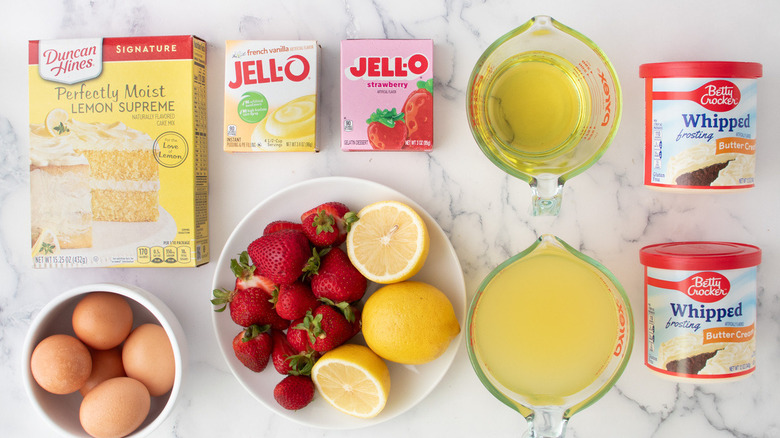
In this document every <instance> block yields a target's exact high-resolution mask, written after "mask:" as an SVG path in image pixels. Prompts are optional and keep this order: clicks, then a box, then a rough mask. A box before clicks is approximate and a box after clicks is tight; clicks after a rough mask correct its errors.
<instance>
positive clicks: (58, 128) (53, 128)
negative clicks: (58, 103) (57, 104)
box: [46, 108, 70, 137]
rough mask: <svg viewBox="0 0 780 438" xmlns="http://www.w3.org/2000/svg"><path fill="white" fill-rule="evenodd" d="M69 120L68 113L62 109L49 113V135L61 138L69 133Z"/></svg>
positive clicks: (47, 122) (47, 123) (47, 116)
mask: <svg viewBox="0 0 780 438" xmlns="http://www.w3.org/2000/svg"><path fill="white" fill-rule="evenodd" d="M69 118H70V117H69V116H68V112H67V111H65V110H64V109H62V108H55V109H53V110H51V111H49V114H47V115H46V129H47V130H48V131H49V134H51V135H52V137H59V136H60V135H65V134H67V133H69V132H70V131H69V130H68V126H67V125H66V123H65V122H67V121H68V119H69Z"/></svg>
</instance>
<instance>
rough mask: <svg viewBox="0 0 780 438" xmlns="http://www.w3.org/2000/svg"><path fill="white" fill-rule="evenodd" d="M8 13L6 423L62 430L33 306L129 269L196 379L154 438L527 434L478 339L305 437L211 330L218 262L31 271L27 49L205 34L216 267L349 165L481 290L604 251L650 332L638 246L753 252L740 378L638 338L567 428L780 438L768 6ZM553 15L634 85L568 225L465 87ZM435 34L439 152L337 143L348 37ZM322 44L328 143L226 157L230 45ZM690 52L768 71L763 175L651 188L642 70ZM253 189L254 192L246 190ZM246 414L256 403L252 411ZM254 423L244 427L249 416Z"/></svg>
mask: <svg viewBox="0 0 780 438" xmlns="http://www.w3.org/2000/svg"><path fill="white" fill-rule="evenodd" d="M1 4H2V7H1V8H0V41H2V43H0V59H2V62H0V90H1V91H2V92H1V93H0V96H2V98H1V99H0V325H2V330H1V331H0V363H1V364H2V368H3V378H2V379H1V380H0V430H2V435H3V436H14V437H16V436H50V435H51V433H52V432H51V430H50V429H48V427H47V425H46V424H45V423H44V422H42V421H41V419H40V418H39V417H38V416H37V414H36V412H35V411H34V410H33V407H32V405H31V404H30V401H29V400H28V399H27V396H26V394H25V393H24V390H23V388H22V385H21V382H22V379H21V372H22V370H21V365H20V364H21V358H20V355H21V351H22V340H23V338H24V336H25V334H26V332H27V330H28V327H29V325H30V322H31V320H32V318H33V317H34V316H35V315H36V313H37V312H38V310H39V309H40V308H41V307H42V306H43V305H44V304H45V303H46V302H47V301H48V300H49V299H50V298H52V297H53V296H54V295H56V294H58V293H60V292H62V291H64V290H66V289H68V288H71V287H73V286H77V285H81V284H85V283H93V282H102V281H124V282H130V283H134V284H137V285H139V286H141V287H143V288H146V289H148V290H150V291H152V292H154V293H156V294H157V295H158V296H159V297H160V298H161V299H162V300H164V301H165V302H166V303H167V304H168V305H169V306H170V307H171V308H172V309H173V311H174V312H175V313H176V314H177V315H178V317H179V319H180V321H181V323H182V325H183V326H184V329H185V330H186V332H187V335H188V339H189V345H190V355H189V375H188V376H187V380H186V383H185V385H184V389H183V393H182V395H181V397H180V402H179V404H178V406H177V408H176V410H175V411H174V412H173V414H172V415H171V416H170V418H169V419H168V420H167V421H166V422H165V423H164V424H163V426H162V427H161V428H160V429H158V430H157V431H156V432H155V434H154V436H157V437H172V436H181V437H199V436H239V435H247V436H283V435H292V434H299V435H301V436H303V434H306V435H307V436H323V437H331V436H363V435H364V434H371V435H372V436H375V437H395V436H423V435H425V436H507V437H509V436H519V435H520V434H521V433H522V432H523V431H524V430H525V428H526V426H525V423H524V421H523V419H522V418H521V417H520V416H519V415H517V414H516V413H515V412H514V411H511V410H510V409H508V408H506V407H505V406H504V405H502V404H501V403H499V402H498V401H497V400H495V399H494V398H493V397H492V396H491V395H490V394H489V393H488V392H487V391H486V390H485V389H483V387H482V385H481V384H480V383H479V381H478V380H477V378H476V376H475V374H474V372H473V371H472V369H471V365H470V364H469V361H468V358H467V354H466V349H465V345H461V346H460V350H459V352H458V354H457V356H456V359H455V362H454V364H453V366H452V368H451V369H450V371H449V373H448V374H447V375H446V376H445V378H444V380H443V381H442V382H441V384H440V385H439V386H438V387H437V388H436V389H435V390H434V391H433V392H432V393H431V394H430V395H429V396H428V397H427V398H426V399H425V400H423V402H421V403H420V404H419V405H417V406H416V407H415V408H413V409H412V410H410V411H408V412H407V413H406V414H404V415H402V416H400V417H397V418H395V419H393V420H390V421H388V422H385V423H382V424H380V425H377V426H374V427H371V428H369V429H360V430H352V431H331V430H319V429H309V428H307V427H305V426H301V425H299V424H297V423H295V422H292V421H289V420H287V419H285V418H282V417H279V416H277V415H275V414H273V413H271V411H269V410H267V409H266V408H264V407H263V406H262V405H261V404H259V403H258V402H256V401H255V400H254V399H253V398H252V397H251V396H249V395H248V393H246V392H245V391H244V390H243V389H242V388H241V387H240V385H239V384H238V383H237V381H236V380H235V379H234V377H233V376H232V374H231V373H230V372H229V370H228V368H227V366H226V364H225V361H224V359H223V358H222V356H221V354H220V353H219V350H218V347H217V345H216V341H215V338H214V334H213V329H212V324H211V315H210V312H211V305H210V304H209V302H208V299H209V298H210V295H211V290H210V284H211V279H212V276H213V274H214V268H215V266H216V263H215V262H212V263H210V264H208V265H205V266H203V267H200V268H197V269H168V270H164V269H82V270H70V271H66V270H33V269H32V268H31V267H30V260H29V240H28V236H29V234H28V232H29V230H28V221H29V213H28V211H29V195H28V171H27V169H28V152H27V124H28V120H27V108H28V105H27V87H26V84H27V79H26V74H27V73H26V72H27V67H26V64H27V41H28V40H29V39H40V38H69V37H88V36H129V35H160V34H196V35H198V36H200V37H202V38H205V39H206V40H207V41H208V63H209V65H208V76H209V78H208V81H209V86H208V99H209V118H208V122H209V128H210V133H209V143H210V147H209V167H210V208H209V215H210V232H211V245H212V249H213V260H216V258H217V256H218V255H219V252H220V250H221V248H222V246H223V245H224V243H225V241H226V239H227V237H228V236H229V234H230V232H231V230H232V229H233V227H234V226H235V225H236V224H237V222H238V221H239V220H240V219H241V218H242V217H243V216H244V215H245V214H246V213H247V212H248V211H249V210H250V209H251V208H252V206H254V205H255V204H256V203H258V202H259V201H261V200H263V199H264V198H266V197H267V196H269V195H271V194H272V193H274V192H276V191H277V190H279V189H281V188H284V187H286V186H287V185H289V184H291V183H295V182H299V181H303V180H306V179H309V178H314V177H320V176H328V175H340V176H353V177H361V178H365V179H369V180H372V181H377V182H380V183H383V184H385V185H387V186H390V187H392V188H394V189H396V190H399V191H401V192H403V193H405V194H407V195H408V196H410V197H411V198H413V199H414V200H415V201H417V202H418V203H419V204H421V205H422V206H423V207H424V208H425V209H426V210H427V211H428V212H429V213H431V214H432V215H433V216H434V217H435V218H436V219H437V220H438V222H439V224H441V226H442V227H443V229H444V230H445V232H446V233H447V234H448V235H449V237H450V239H451V241H452V243H453V245H454V247H455V249H456V251H457V253H458V256H459V258H460V262H461V264H462V266H463V271H464V272H463V273H464V275H465V279H466V285H467V288H468V294H469V299H470V298H471V296H472V295H473V291H474V290H475V288H476V287H477V286H478V284H479V282H480V281H481V279H482V278H483V277H484V276H485V275H486V274H487V273H488V272H489V271H490V270H491V269H492V268H493V267H494V266H495V265H497V264H498V263H499V262H501V261H502V260H504V259H505V258H507V257H508V256H510V255H513V254H514V253H516V252H518V251H520V250H522V249H525V248H526V247H527V246H528V245H530V244H531V242H532V241H533V240H534V239H535V238H536V237H537V236H538V235H539V234H541V233H554V234H557V235H558V236H560V237H562V238H563V239H564V240H566V241H567V242H569V243H570V244H572V245H573V246H575V247H577V248H578V249H580V250H581V251H583V252H585V253H587V254H589V255H591V256H592V257H594V258H596V259H598V260H600V261H602V262H603V263H604V264H605V265H606V266H607V267H608V268H609V269H610V270H612V272H614V273H615V275H616V276H617V277H618V279H619V280H620V281H621V282H622V284H623V286H624V287H625V289H626V290H627V291H628V294H629V296H630V298H631V301H632V304H633V307H634V316H635V322H636V328H637V333H640V334H641V333H642V324H643V315H642V293H643V292H642V268H641V266H640V263H639V260H638V251H639V249H640V248H641V247H643V246H644V245H647V244H651V243H657V242H663V241H670V240H685V239H694V240H699V239H701V240H732V241H738V242H744V243H751V244H757V245H759V246H760V247H761V248H762V249H763V251H764V257H763V263H762V265H761V267H760V268H759V277H758V283H759V290H758V297H759V308H758V334H757V337H758V367H757V371H756V372H755V373H754V375H753V376H751V377H749V378H747V379H745V380H742V381H739V382H735V383H723V384H714V385H691V384H677V383H673V382H669V381H666V380H662V379H660V378H658V377H656V376H655V375H653V374H651V373H650V372H649V371H647V370H646V369H645V367H644V365H643V354H642V348H643V342H642V340H641V337H639V338H638V339H637V342H635V346H634V351H633V356H632V359H631V361H630V363H629V366H628V368H627V369H626V372H625V374H624V375H623V377H622V378H621V380H620V381H619V382H618V384H617V386H616V387H615V388H614V389H613V390H612V391H611V392H610V393H608V394H607V395H606V396H605V397H604V398H603V399H602V400H601V401H599V402H598V403H597V404H595V405H593V406H592V407H590V408H588V409H586V410H585V411H583V412H582V413H580V414H578V415H577V416H575V417H574V419H573V420H572V422H571V423H570V426H569V430H568V436H569V437H571V438H591V437H599V438H603V437H616V438H624V437H659V438H661V437H678V436H685V437H715V438H720V437H777V436H780V420H779V419H780V416H778V415H777V412H778V409H779V408H780V391H778V389H780V384H779V383H778V382H779V381H780V379H779V378H780V367H778V364H779V363H780V342H778V339H779V338H780V318H778V316H777V315H778V314H780V291H779V290H778V287H777V284H780V271H778V270H777V269H776V267H777V266H778V263H779V262H780V261H779V260H778V253H780V233H779V232H778V226H777V223H778V221H777V217H778V216H780V204H779V203H778V195H777V193H778V190H780V172H779V171H778V169H780V164H778V161H780V148H778V144H780V134H779V133H778V131H777V129H775V128H776V125H777V123H776V122H775V120H774V118H775V117H776V115H777V114H778V112H779V111H780V103H779V102H780V77H778V74H777V72H778V70H779V69H780V57H778V55H777V47H778V44H780V26H778V25H777V21H778V19H780V4H777V3H775V2H773V1H771V0H758V1H751V2H732V1H724V0H713V1H709V0H698V1H680V0H672V1H669V0H659V1H647V2H625V1H622V0H604V1H599V2H595V1H574V0H569V1H525V2H520V1H509V0H505V1H462V0H455V1H430V2H422V1H419V0H418V1H410V0H395V1H384V0H376V1H373V2H365V1H360V0H349V1H332V0H321V1H310V2H306V1H297V0H289V1H279V2H270V1H259V0H254V1H238V0H236V1H201V0H190V1H187V2H179V1H170V2H168V1H153V0H127V1H100V2H94V1H89V0H67V1H63V0H50V1H38V2H26V1H9V0H2V3H1ZM537 14H548V15H551V16H553V17H554V18H556V19H558V20H559V21H561V22H563V23H564V24H567V25H569V26H571V27H573V28H575V29H577V30H579V31H581V32H582V33H584V34H585V35H587V36H589V37H590V38H591V39H593V40H594V41H595V42H596V43H598V44H599V45H600V46H601V47H602V48H603V49H604V51H605V52H606V53H607V54H608V56H609V57H610V58H611V60H612V61H613V63H614V65H615V67H616V69H617V72H618V74H619V76H620V79H621V82H622V87H623V98H624V104H625V105H624V111H623V119H622V124H621V127H620V130H619V133H618V135H617V137H616V138H615V141H614V142H613V144H612V146H611V148H610V149H609V150H608V151H607V153H606V154H605V155H604V157H603V158H602V160H601V161H600V162H599V163H597V164H596V165H595V166H593V167H592V168H591V169H589V170H588V171H587V172H585V173H584V174H581V175H580V176H578V177H576V178H574V179H573V180H572V181H570V182H569V183H568V184H567V187H566V189H565V191H564V197H563V199H564V201H563V208H562V212H561V214H560V216H558V217H555V218H535V217H530V216H529V214H528V207H529V198H530V190H529V189H528V187H527V186H526V185H525V184H524V183H522V182H521V181H519V180H515V179H513V178H510V177H508V176H506V175H504V174H503V173H502V172H500V171H499V170H498V169H497V168H495V167H494V166H493V165H492V164H491V163H490V162H489V161H488V160H487V159H486V158H485V157H484V156H483V155H482V153H481V152H480V151H479V149H478V148H477V146H476V144H475V143H474V141H473V139H472V137H471V134H470V132H469V129H468V126H467V123H466V115H465V89H466V82H467V80H468V76H469V74H470V72H471V68H472V66H473V64H474V62H475V61H476V59H477V58H478V56H479V55H480V53H481V52H482V51H483V50H484V49H485V48H486V47H487V46H488V45H489V44H490V43H491V42H492V41H493V40H494V39H496V38H497V37H499V36H500V35H502V34H503V33H505V32H507V31H509V30H510V29H512V28H514V27H516V26H518V25H520V24H521V23H523V22H525V21H526V20H527V19H529V18H530V17H531V16H533V15H537ZM359 37H366V38H432V39H433V40H434V42H435V69H436V71H435V96H436V110H435V118H436V145H435V150H434V151H433V152H432V153H430V154H425V153H411V154H410V153H403V154H381V153H360V154H357V153H345V152H341V151H340V150H339V149H338V130H337V126H338V117H339V116H338V113H339V94H338V90H339V87H338V77H337V71H338V68H337V65H338V54H339V41H340V40H342V39H345V38H359ZM296 38H298V39H316V40H319V41H320V42H321V44H322V46H323V64H322V67H323V70H322V72H323V73H322V77H321V78H322V100H321V102H322V105H321V109H320V111H321V112H320V115H321V117H322V119H321V120H322V122H323V123H322V124H321V125H320V129H321V133H322V137H321V139H322V145H323V146H322V152H320V153H319V154H316V155H315V154H300V153H298V154H296V153H291V154H276V155H229V154H227V153H224V152H222V150H221V129H220V127H221V124H222V98H223V89H222V87H223V85H222V83H223V79H224V78H223V76H224V75H223V67H222V61H223V57H224V41H225V40H226V39H296ZM679 60H734V61H757V62H761V63H763V66H764V77H763V78H762V79H760V80H759V90H760V91H759V93H760V94H759V103H758V157H759V161H758V166H757V184H756V187H755V188H754V189H751V190H749V191H747V192H743V193H732V194H721V195H717V196H716V195H708V194H699V195H693V196H689V195H679V194H668V193H659V192H655V191H651V190H648V189H647V188H645V187H644V186H643V185H642V162H643V132H644V131H643V130H644V126H643V116H644V100H643V82H642V80H641V79H640V78H639V76H638V68H639V65H640V64H642V63H645V62H656V61H679ZM239 186H243V187H246V188H248V190H246V192H245V193H243V194H242V195H241V196H236V195H235V193H236V192H235V188H236V187H239ZM242 414H243V415H242ZM240 415H242V416H243V419H242V420H239V419H238V418H239V416H240Z"/></svg>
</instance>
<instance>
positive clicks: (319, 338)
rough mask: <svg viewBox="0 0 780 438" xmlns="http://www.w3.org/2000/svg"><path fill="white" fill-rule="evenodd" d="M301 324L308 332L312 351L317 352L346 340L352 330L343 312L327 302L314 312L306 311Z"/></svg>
mask: <svg viewBox="0 0 780 438" xmlns="http://www.w3.org/2000/svg"><path fill="white" fill-rule="evenodd" d="M301 326H302V327H303V328H305V329H306V331H307V332H308V335H309V343H310V344H311V345H312V346H313V348H314V351H317V352H319V353H324V352H326V351H330V350H332V349H334V348H336V347H338V346H339V345H341V344H343V343H344V342H347V340H348V339H349V338H351V337H352V332H353V330H354V328H353V326H352V323H351V322H349V321H348V320H347V318H346V317H345V316H344V314H343V313H341V312H339V311H338V310H337V309H336V308H335V307H333V306H330V305H328V304H321V305H320V306H319V307H317V308H316V309H314V312H307V313H306V316H305V317H304V318H303V322H302V323H301ZM296 327H297V326H296Z"/></svg>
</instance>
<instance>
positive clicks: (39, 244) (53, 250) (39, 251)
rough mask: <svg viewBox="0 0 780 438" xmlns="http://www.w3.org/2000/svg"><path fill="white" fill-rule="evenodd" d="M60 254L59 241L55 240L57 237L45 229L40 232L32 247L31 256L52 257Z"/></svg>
mask: <svg viewBox="0 0 780 438" xmlns="http://www.w3.org/2000/svg"><path fill="white" fill-rule="evenodd" d="M58 252H60V241H59V239H57V235H56V234H54V232H53V231H51V230H50V229H48V228H47V229H45V230H43V231H42V232H41V234H40V235H39V236H38V238H37V239H36V240H35V243H34V244H33V247H32V255H33V257H35V256H42V255H52V254H57V253H58Z"/></svg>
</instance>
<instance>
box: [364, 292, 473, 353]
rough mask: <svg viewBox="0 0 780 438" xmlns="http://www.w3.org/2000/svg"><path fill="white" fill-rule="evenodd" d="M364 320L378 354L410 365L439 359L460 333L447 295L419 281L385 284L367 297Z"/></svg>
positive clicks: (369, 340)
mask: <svg viewBox="0 0 780 438" xmlns="http://www.w3.org/2000/svg"><path fill="white" fill-rule="evenodd" d="M362 319H363V338H364V339H365V340H366V344H368V346H369V347H370V348H371V349H372V350H373V351H374V352H375V353H376V354H378V355H379V356H381V357H382V358H384V359H387V360H390V361H393V362H399V363H403V364H409V365H417V364H423V363H427V362H430V361H432V360H434V359H436V358H438V357H439V356H441V355H442V354H443V353H444V352H445V351H446V350H447V347H448V346H449V344H450V341H452V339H453V338H455V336H457V335H458V333H460V325H459V323H458V318H457V317H456V316H455V311H454V309H453V308H452V303H451V302H450V300H449V299H448V298H447V296H446V295H444V293H443V292H442V291H440V290H439V289H437V288H436V287H434V286H432V285H430V284H427V283H423V282H419V281H403V282H400V283H394V284H389V285H387V286H383V287H382V288H380V289H379V290H377V291H376V292H374V293H373V294H372V295H371V296H369V297H368V299H367V300H366V303H365V305H364V306H363V317H362Z"/></svg>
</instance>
